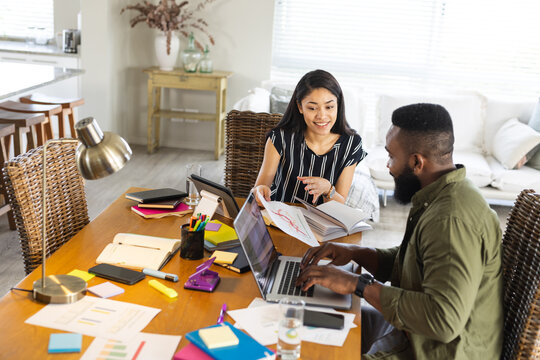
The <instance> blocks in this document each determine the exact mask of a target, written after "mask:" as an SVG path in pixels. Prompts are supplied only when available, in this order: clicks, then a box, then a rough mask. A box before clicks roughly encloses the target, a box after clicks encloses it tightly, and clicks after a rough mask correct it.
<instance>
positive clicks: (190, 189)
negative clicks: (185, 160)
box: [184, 164, 201, 206]
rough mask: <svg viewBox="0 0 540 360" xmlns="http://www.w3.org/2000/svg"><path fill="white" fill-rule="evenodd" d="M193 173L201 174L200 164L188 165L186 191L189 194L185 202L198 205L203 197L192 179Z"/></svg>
mask: <svg viewBox="0 0 540 360" xmlns="http://www.w3.org/2000/svg"><path fill="white" fill-rule="evenodd" d="M193 174H195V175H198V176H201V165H200V164H187V165H186V192H187V194H188V196H187V197H186V198H185V199H184V202H185V203H186V204H187V205H190V206H196V205H197V204H199V200H200V199H201V198H200V196H199V193H198V191H197V188H196V187H195V184H194V183H193V181H191V180H190V176H191V175H193Z"/></svg>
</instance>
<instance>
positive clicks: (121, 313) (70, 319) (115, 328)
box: [25, 296, 161, 340]
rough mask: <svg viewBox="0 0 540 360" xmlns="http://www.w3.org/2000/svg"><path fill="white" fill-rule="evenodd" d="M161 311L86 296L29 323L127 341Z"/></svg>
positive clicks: (48, 308) (52, 306)
mask: <svg viewBox="0 0 540 360" xmlns="http://www.w3.org/2000/svg"><path fill="white" fill-rule="evenodd" d="M160 311H161V309H156V308H151V307H148V306H142V305H136V304H131V303H127V302H122V301H115V300H109V299H101V298H96V297H92V296H85V297H84V298H82V299H81V300H79V301H77V302H76V303H73V304H62V305H59V304H49V305H47V306H45V307H44V308H43V309H41V310H40V311H38V312H37V313H35V314H34V315H32V316H30V317H29V318H28V319H27V320H26V321H25V322H26V323H27V324H31V325H38V326H43V327H48V328H52V329H58V330H64V331H69V332H74V333H80V334H83V335H89V336H96V337H104V338H110V339H116V340H126V339H129V338H131V337H133V336H135V335H136V334H137V333H138V332H140V331H141V330H142V329H144V328H145V327H146V325H148V323H149V322H150V321H151V320H152V319H153V318H154V317H155V316H156V315H157V313H159V312H160Z"/></svg>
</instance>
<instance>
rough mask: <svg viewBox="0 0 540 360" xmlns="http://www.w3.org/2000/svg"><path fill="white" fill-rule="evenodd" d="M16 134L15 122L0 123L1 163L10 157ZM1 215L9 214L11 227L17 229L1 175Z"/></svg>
mask: <svg viewBox="0 0 540 360" xmlns="http://www.w3.org/2000/svg"><path fill="white" fill-rule="evenodd" d="M14 135H15V125H13V124H0V164H4V163H5V162H6V161H7V160H8V159H9V153H10V148H11V144H12V143H13V141H12V140H11V138H12V137H13V136H14ZM0 196H1V198H2V199H1V201H2V202H1V203H0V215H4V214H7V217H8V223H9V228H10V229H11V230H15V229H16V227H15V220H14V218H13V211H12V210H11V205H9V201H8V197H7V193H6V186H5V184H4V179H3V178H2V176H0Z"/></svg>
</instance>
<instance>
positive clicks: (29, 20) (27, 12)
mask: <svg viewBox="0 0 540 360" xmlns="http://www.w3.org/2000/svg"><path fill="white" fill-rule="evenodd" d="M0 9H2V10H1V11H0V36H1V37H3V38H10V39H26V38H29V37H30V38H35V36H36V33H37V32H38V31H39V32H40V33H41V34H40V35H41V36H42V37H45V38H47V39H51V38H53V37H54V13H53V0H16V1H14V0H0Z"/></svg>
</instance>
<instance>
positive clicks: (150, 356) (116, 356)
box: [81, 333, 182, 360]
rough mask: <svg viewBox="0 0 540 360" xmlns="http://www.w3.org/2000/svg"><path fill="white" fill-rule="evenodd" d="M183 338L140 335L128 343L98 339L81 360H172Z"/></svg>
mask: <svg viewBox="0 0 540 360" xmlns="http://www.w3.org/2000/svg"><path fill="white" fill-rule="evenodd" d="M181 338H182V337H181V336H174V335H159V334H149V333H139V334H137V335H135V336H134V337H133V338H131V339H129V340H126V341H120V340H113V339H105V338H96V339H95V340H94V341H92V343H91V344H90V346H89V347H88V349H86V351H85V353H84V355H83V356H82V357H81V360H98V359H100V360H101V359H108V360H132V359H137V360H154V359H172V357H173V355H174V352H175V351H176V348H177V347H178V343H179V342H180V339H181Z"/></svg>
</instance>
